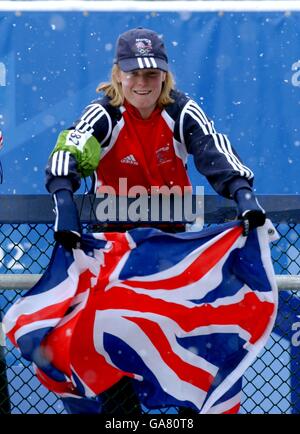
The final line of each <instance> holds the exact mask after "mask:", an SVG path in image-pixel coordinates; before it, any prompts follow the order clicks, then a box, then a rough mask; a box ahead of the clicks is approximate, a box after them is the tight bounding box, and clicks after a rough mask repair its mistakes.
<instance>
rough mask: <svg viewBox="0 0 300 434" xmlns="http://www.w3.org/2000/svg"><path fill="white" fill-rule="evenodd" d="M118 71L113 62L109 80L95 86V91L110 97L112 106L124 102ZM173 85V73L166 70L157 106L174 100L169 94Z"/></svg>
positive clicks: (117, 105)
mask: <svg viewBox="0 0 300 434" xmlns="http://www.w3.org/2000/svg"><path fill="white" fill-rule="evenodd" d="M119 71H120V67H119V66H118V65H116V64H115V65H114V66H113V67H112V70H111V82H110V83H100V84H99V86H98V87H97V88H96V92H104V93H105V95H107V96H108V97H109V98H110V99H111V101H110V104H111V105H112V106H113V107H119V106H120V105H123V104H124V95H123V91H122V86H121V83H120V82H119V81H118V79H117V77H118V73H119ZM174 87H175V81H174V77H173V74H172V73H171V72H170V71H168V72H167V73H166V79H165V81H164V83H163V87H162V91H161V93H160V96H159V98H158V101H157V104H158V106H159V107H164V106H166V105H168V104H171V103H172V102H174V100H173V99H172V98H171V96H170V93H171V90H172V89H174Z"/></svg>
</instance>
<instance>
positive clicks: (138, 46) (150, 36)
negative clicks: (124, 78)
mask: <svg viewBox="0 0 300 434" xmlns="http://www.w3.org/2000/svg"><path fill="white" fill-rule="evenodd" d="M115 63H117V64H118V65H119V66H120V68H121V70H122V71H124V72H129V71H133V70H135V69H147V68H155V69H161V70H162V71H168V57H167V54H166V50H165V47H164V43H163V40H162V39H161V38H160V37H159V36H158V34H157V33H156V32H154V31H153V30H149V29H144V28H143V27H138V28H136V29H131V30H128V31H127V32H125V33H122V34H121V35H120V36H119V38H118V40H117V45H116V60H115Z"/></svg>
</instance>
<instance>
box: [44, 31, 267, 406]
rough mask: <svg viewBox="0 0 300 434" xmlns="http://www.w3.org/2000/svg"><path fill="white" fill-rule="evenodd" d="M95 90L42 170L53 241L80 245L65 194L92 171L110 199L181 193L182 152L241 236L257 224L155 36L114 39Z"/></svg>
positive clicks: (257, 210) (243, 182) (224, 146)
mask: <svg viewBox="0 0 300 434" xmlns="http://www.w3.org/2000/svg"><path fill="white" fill-rule="evenodd" d="M97 90H98V92H102V93H103V94H104V95H103V96H101V98H100V99H98V100H96V101H94V102H92V103H91V104H90V105H89V106H87V107H86V109H85V110H84V112H83V115H82V116H81V117H80V119H79V120H78V121H77V122H76V123H75V124H74V125H73V126H72V127H71V128H70V129H69V130H65V131H63V132H61V133H60V135H59V137H58V140H57V143H56V146H55V148H54V150H53V152H52V154H51V156H50V159H49V162H48V165H47V168H46V187H47V189H48V191H49V192H50V193H51V194H52V195H53V199H54V202H55V205H56V222H55V239H56V240H57V241H59V242H60V243H61V244H63V245H64V246H65V247H66V248H67V249H71V248H76V247H78V246H79V244H80V234H81V227H80V221H79V216H78V212H77V209H76V206H75V203H74V201H73V193H74V192H75V191H76V190H77V189H78V188H79V186H80V181H81V178H82V177H87V176H91V175H92V174H93V173H94V172H95V173H96V178H97V182H96V187H97V189H98V190H99V191H103V189H104V190H105V188H107V187H109V188H112V189H113V191H115V192H116V194H117V195H120V194H126V193H128V191H129V190H130V189H131V188H134V187H135V186H142V187H144V188H145V189H146V191H147V192H148V193H150V192H151V191H152V188H153V187H155V188H158V189H159V188H161V187H163V186H165V187H168V188H171V187H173V186H175V185H176V186H177V187H178V188H179V189H181V191H182V192H183V191H184V188H190V187H191V183H190V180H189V177H188V174H187V171H186V160H187V156H188V154H191V155H193V157H194V162H195V166H196V168H197V169H198V171H199V172H200V173H201V174H202V175H204V176H205V177H206V178H207V179H208V181H209V182H210V184H211V185H212V187H213V188H214V189H215V190H216V191H217V193H218V194H220V195H222V196H224V197H227V198H231V199H234V200H235V201H236V203H237V207H238V215H239V217H240V218H241V219H243V220H244V228H245V230H244V233H245V235H247V233H248V231H249V230H250V229H252V228H255V227H257V226H260V225H263V224H264V222H265V212H264V210H263V209H262V208H261V207H260V205H259V204H258V202H257V200H256V198H255V195H254V193H253V191H252V185H253V173H252V172H251V170H250V169H249V168H247V167H246V166H244V165H243V164H242V162H241V161H240V159H239V157H238V156H237V154H236V152H235V151H234V150H233V149H232V147H231V145H230V142H229V140H228V138H227V137H226V136H225V135H223V134H219V133H217V132H216V130H215V128H214V126H213V122H211V121H210V120H209V119H208V118H207V116H206V115H205V113H204V112H203V110H202V109H201V108H200V107H199V106H198V104H197V103H196V102H195V101H193V100H191V99H190V98H189V97H187V96H186V95H185V94H184V93H182V92H180V91H178V90H176V89H175V87H174V80H173V77H172V74H171V72H170V71H169V66H168V57H167V54H166V50H165V47H164V44H163V41H162V39H161V38H160V37H159V36H158V34H157V33H155V32H154V31H152V30H149V29H145V28H136V29H132V30H129V31H127V32H125V33H123V34H122V35H120V37H119V38H118V41H117V46H116V60H115V64H114V66H113V68H112V73H111V82H110V83H105V84H101V85H100V86H99V87H98V89H97ZM125 181H126V189H127V190H126V191H125V192H124V185H123V184H122V182H123V183H124V182H125ZM125 383H126V381H125ZM125 383H124V384H122V386H121V385H118V387H115V386H114V390H113V391H110V392H109V396H110V397H111V396H113V395H115V394H117V395H118V394H119V395H118V398H117V401H120V400H122V398H120V395H122V392H120V390H121V391H122V389H123V394H125V395H127V394H128V387H129V386H128V384H127V383H126V384H125ZM123 386H124V388H123ZM119 392H120V393H119ZM103 396H104V395H102V398H103ZM104 401H105V399H104ZM97 402H99V405H100V400H99V401H97ZM68 404H70V402H69V403H68ZM112 407H113V406H112ZM117 407H118V406H117ZM137 407H138V404H137V401H134V402H132V405H131V406H130V408H129V409H127V412H126V411H125V410H124V414H128V412H131V411H134V408H137ZM69 410H70V412H72V411H73V412H78V411H80V410H78V409H77V410H76V409H74V407H73V409H72V408H70V409H69ZM111 410H112V412H113V408H112V409H111ZM99 411H100V407H99ZM102 411H103V408H102ZM116 411H117V412H118V411H119V410H118V408H117V410H116ZM107 412H110V410H107ZM111 414H112V413H111Z"/></svg>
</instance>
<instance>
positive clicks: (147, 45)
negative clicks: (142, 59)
mask: <svg viewBox="0 0 300 434" xmlns="http://www.w3.org/2000/svg"><path fill="white" fill-rule="evenodd" d="M135 46H136V49H137V51H138V53H139V54H140V55H142V56H147V55H149V54H150V53H151V52H152V51H153V48H152V42H151V40H150V39H146V38H142V39H141V38H137V39H136V40H135Z"/></svg>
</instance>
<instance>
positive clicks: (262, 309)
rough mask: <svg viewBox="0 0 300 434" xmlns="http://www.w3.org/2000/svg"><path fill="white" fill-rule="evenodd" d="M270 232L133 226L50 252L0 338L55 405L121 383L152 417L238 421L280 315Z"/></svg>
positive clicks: (86, 237)
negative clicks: (181, 414) (174, 411)
mask: <svg viewBox="0 0 300 434" xmlns="http://www.w3.org/2000/svg"><path fill="white" fill-rule="evenodd" d="M270 228H273V226H272V224H271V222H270V221H267V223H266V224H265V225H264V226H263V227H261V228H258V229H255V230H252V231H251V232H250V234H249V236H248V237H244V236H242V227H241V224H240V222H232V223H227V224H224V225H219V226H215V227H211V228H206V229H204V230H202V231H200V232H186V233H180V234H168V233H164V232H162V231H160V230H157V229H150V228H139V229H133V230H131V231H129V232H126V233H99V234H86V235H83V246H82V248H81V249H76V250H73V251H72V252H68V251H66V250H65V249H64V248H63V247H62V246H60V245H56V246H55V248H54V251H53V255H52V257H51V260H50V264H49V266H48V269H47V270H46V272H45V274H44V275H43V276H42V278H41V280H40V281H39V282H38V283H37V284H36V285H35V287H33V288H32V289H31V290H30V291H29V292H28V293H26V295H25V296H23V297H22V298H20V299H19V300H18V301H17V302H16V303H15V304H14V305H13V306H12V307H11V308H10V309H9V310H8V312H7V313H6V315H5V317H4V320H3V324H4V327H5V331H6V334H7V336H8V337H9V339H10V340H11V341H12V343H13V344H14V345H15V346H16V347H18V348H19V349H20V351H21V353H22V355H23V357H24V358H25V359H27V360H29V361H31V362H32V363H33V366H34V368H35V372H36V375H37V377H38V378H39V380H40V381H41V382H42V384H44V385H45V386H46V387H47V388H48V389H49V390H51V391H53V392H55V393H57V394H58V395H60V396H62V397H76V398H78V399H86V398H90V399H94V397H97V396H99V395H100V396H101V393H102V392H104V391H106V390H107V389H108V388H110V387H111V386H113V385H114V384H116V383H117V382H118V381H119V380H120V379H121V378H122V377H124V376H127V377H130V378H131V379H132V383H133V385H134V388H135V391H136V393H137V396H138V397H139V398H140V401H141V404H143V405H144V406H146V407H147V408H149V409H154V408H161V407H165V406H181V407H184V406H185V407H190V408H192V409H194V410H196V411H198V412H200V413H236V412H238V410H239V406H240V401H241V390H242V377H243V374H244V373H245V371H246V369H247V368H248V367H249V366H250V365H251V364H252V362H253V361H254V360H255V358H256V356H257V355H258V353H259V352H260V351H261V350H262V349H263V347H264V345H265V344H266V341H267V339H268V337H269V335H270V333H271V330H272V328H273V324H274V321H275V316H276V311H277V287H276V283H275V276H274V270H273V265H272V260H271V255H270V248H269V243H270V235H269V233H270Z"/></svg>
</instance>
